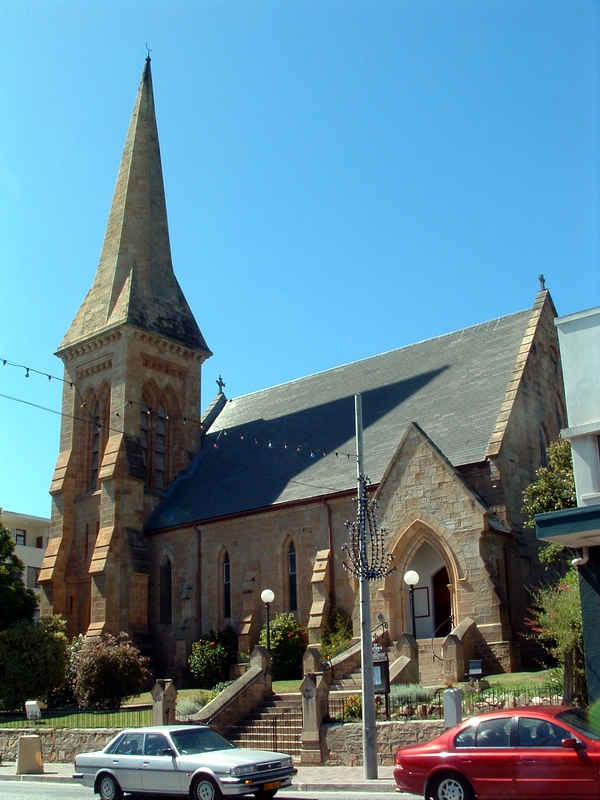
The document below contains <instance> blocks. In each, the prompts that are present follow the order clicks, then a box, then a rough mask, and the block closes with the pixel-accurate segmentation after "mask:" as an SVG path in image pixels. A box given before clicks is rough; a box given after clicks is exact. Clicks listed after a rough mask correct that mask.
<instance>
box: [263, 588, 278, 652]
mask: <svg viewBox="0 0 600 800" xmlns="http://www.w3.org/2000/svg"><path fill="white" fill-rule="evenodd" d="M260 599H261V600H262V601H263V603H264V604H265V606H266V609H267V650H268V651H269V653H270V652H271V629H270V621H271V619H270V607H271V603H272V602H273V600H274V599H275V594H274V592H273V590H272V589H263V590H262V592H261V593H260Z"/></svg>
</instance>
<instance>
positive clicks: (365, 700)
mask: <svg viewBox="0 0 600 800" xmlns="http://www.w3.org/2000/svg"><path fill="white" fill-rule="evenodd" d="M354 418H355V428H356V481H357V492H358V514H357V516H358V523H359V537H360V556H361V561H362V563H363V565H366V564H367V536H366V516H367V514H366V505H367V487H366V482H365V481H364V480H363V478H364V474H363V429H362V397H361V396H360V395H359V394H356V395H354ZM363 572H364V570H363ZM360 655H361V661H362V724H363V769H364V774H365V778H373V779H375V778H377V725H376V723H375V695H374V694H373V649H372V645H371V598H370V595H369V581H368V580H367V578H366V577H365V576H364V574H363V575H361V577H360Z"/></svg>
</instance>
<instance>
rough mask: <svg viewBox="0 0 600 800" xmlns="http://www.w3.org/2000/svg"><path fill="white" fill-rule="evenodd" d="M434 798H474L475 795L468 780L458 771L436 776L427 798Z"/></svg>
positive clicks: (453, 799)
mask: <svg viewBox="0 0 600 800" xmlns="http://www.w3.org/2000/svg"><path fill="white" fill-rule="evenodd" d="M430 797H431V798H433V800H474V798H475V795H474V794H473V789H471V786H470V784H469V782H468V781H466V780H465V779H464V778H463V776H462V775H459V774H458V773H457V772H451V773H447V774H446V775H440V776H439V778H434V780H433V781H432V783H431V785H430V788H429V790H428V791H427V792H426V794H425V798H426V800H427V798H430Z"/></svg>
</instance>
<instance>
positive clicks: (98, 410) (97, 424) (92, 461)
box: [85, 385, 110, 490]
mask: <svg viewBox="0 0 600 800" xmlns="http://www.w3.org/2000/svg"><path fill="white" fill-rule="evenodd" d="M85 406H86V408H87V410H88V413H89V420H90V421H89V437H88V446H89V450H88V456H87V458H88V465H89V466H88V470H89V471H88V480H89V487H88V488H89V489H92V490H93V489H97V488H98V474H99V471H100V464H101V461H102V455H103V453H104V448H105V446H106V442H107V440H108V417H109V410H110V390H109V389H108V387H107V386H106V385H103V386H102V387H101V388H100V390H99V392H98V396H97V397H96V396H95V395H94V392H93V391H90V392H89V394H88V396H87V399H86V403H85Z"/></svg>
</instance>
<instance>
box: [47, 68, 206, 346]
mask: <svg viewBox="0 0 600 800" xmlns="http://www.w3.org/2000/svg"><path fill="white" fill-rule="evenodd" d="M124 323H130V324H132V325H134V326H136V327H138V328H142V329H143V330H146V331H148V332H153V333H157V334H159V335H162V336H166V337H168V338H169V339H174V340H176V341H177V342H180V343H182V344H184V345H186V346H188V347H191V348H194V349H197V350H202V351H204V354H205V357H206V356H208V355H211V353H210V350H209V349H208V347H207V345H206V342H205V341H204V338H203V336H202V333H201V332H200V329H199V328H198V325H197V324H196V321H195V319H194V316H193V314H192V312H191V310H190V308H189V306H188V304H187V301H186V299H185V297H184V295H183V292H182V291H181V288H180V287H179V283H178V282H177V278H176V277H175V274H174V272H173V265H172V261H171V246H170V243H169V229H168V223H167V208H166V203H165V192H164V185H163V176H162V166H161V160H160V148H159V143H158V130H157V126H156V115H155V110H154V95H153V91H152V71H151V67H150V56H148V58H146V63H145V65H144V71H143V74H142V79H141V81H140V85H139V89H138V93H137V97H136V100H135V105H134V107H133V113H132V115H131V122H130V123H129V130H128V132H127V138H126V140H125V146H124V149H123V155H122V157H121V165H120V167H119V174H118V176H117V183H116V186H115V191H114V195H113V200H112V206H111V209H110V214H109V217H108V224H107V226H106V234H105V237H104V244H103V247H102V253H101V256H100V262H99V264H98V269H97V271H96V275H95V278H94V282H93V284H92V287H91V289H90V290H89V292H88V294H87V295H86V297H85V299H84V301H83V303H82V304H81V307H80V309H79V311H78V312H77V315H76V316H75V319H74V320H73V322H72V323H71V326H70V327H69V329H68V331H67V333H66V334H65V337H64V339H63V340H62V342H61V344H60V347H59V350H58V352H59V353H60V352H61V351H62V350H64V349H66V348H68V347H70V346H71V345H74V344H76V343H78V342H80V341H82V340H83V339H87V338H89V337H91V336H94V335H96V334H99V333H101V332H104V331H106V330H107V329H110V328H114V327H117V326H120V325H122V324H124Z"/></svg>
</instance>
